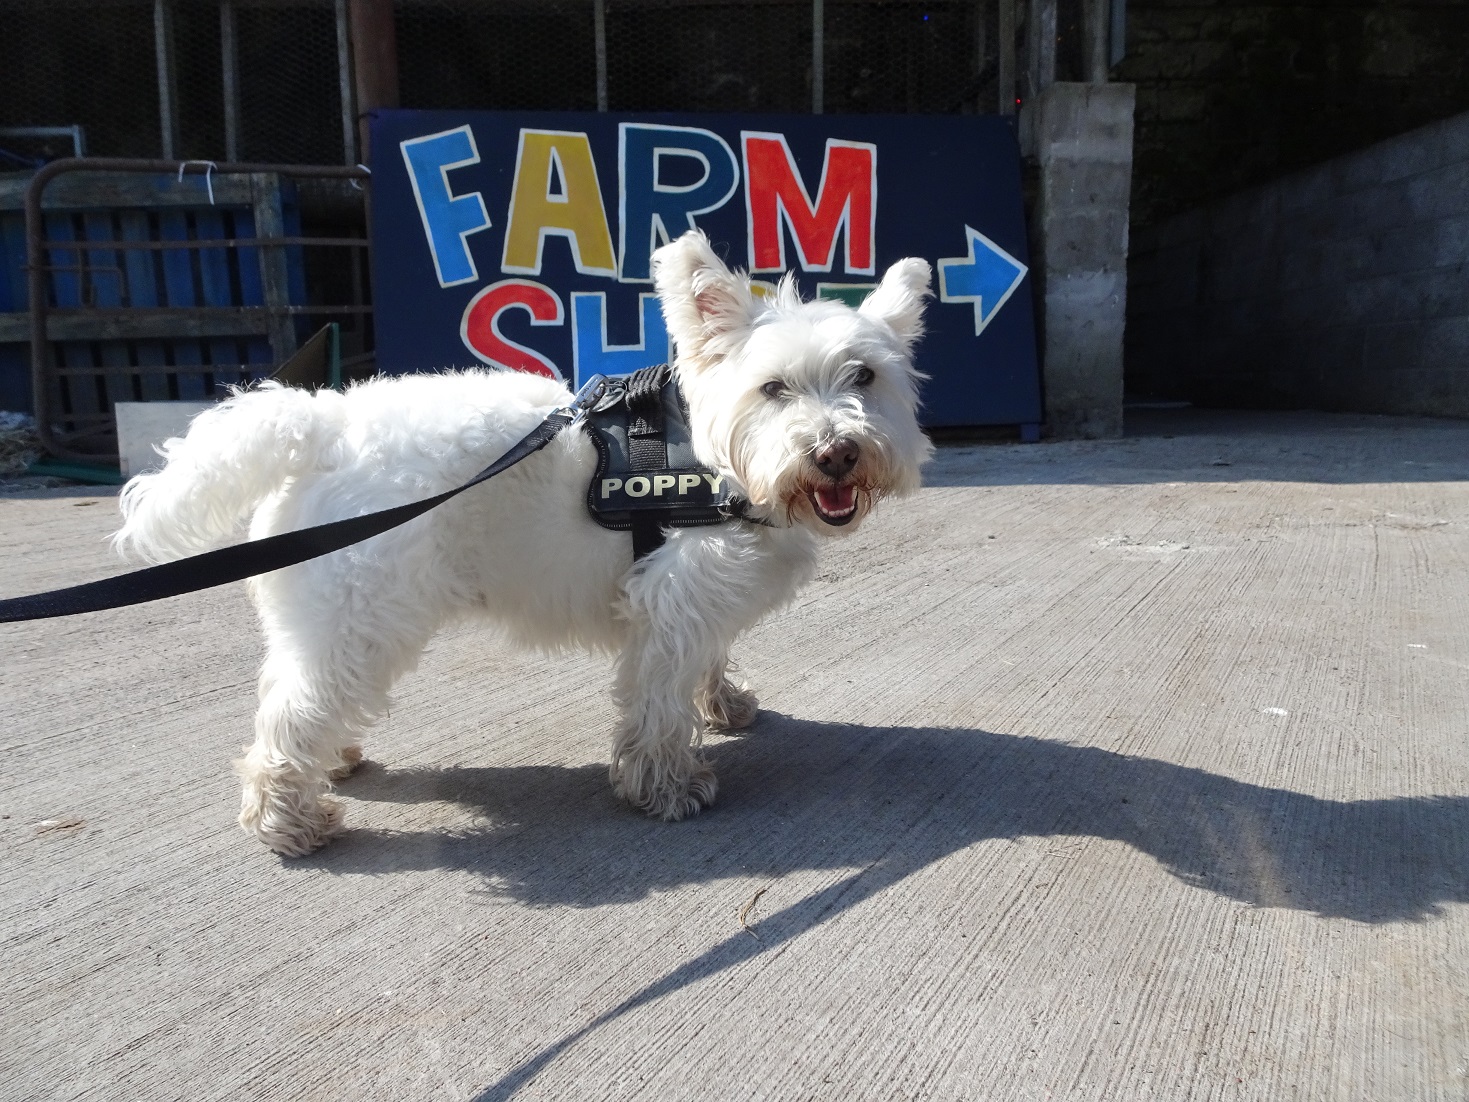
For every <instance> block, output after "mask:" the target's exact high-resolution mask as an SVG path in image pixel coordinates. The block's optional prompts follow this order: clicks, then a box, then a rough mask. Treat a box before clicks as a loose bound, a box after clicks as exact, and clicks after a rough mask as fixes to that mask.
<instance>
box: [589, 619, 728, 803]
mask: <svg viewBox="0 0 1469 1102" xmlns="http://www.w3.org/2000/svg"><path fill="white" fill-rule="evenodd" d="M631 634H632V638H630V639H629V641H628V644H627V646H626V647H625V648H624V649H623V652H622V655H621V657H620V658H619V660H618V664H617V681H616V688H615V696H616V698H617V703H618V706H619V708H620V710H621V713H622V714H621V718H620V722H619V726H618V730H617V737H616V739H615V740H614V742H613V745H612V770H611V776H612V785H613V788H614V789H615V790H616V792H617V794H618V795H619V796H621V797H622V798H623V799H624V800H626V801H628V803H630V804H632V805H633V806H634V807H637V808H640V809H641V810H643V811H646V812H647V813H648V814H649V815H652V816H654V817H655V818H659V819H663V820H666V821H673V820H677V819H682V818H685V817H686V816H689V815H696V814H698V813H699V812H700V811H701V810H702V809H704V808H706V807H708V806H709V805H710V804H712V803H713V802H714V794H715V790H716V788H717V782H716V781H715V779H714V770H713V769H712V768H710V766H709V764H708V762H706V761H705V760H704V757H703V754H702V753H701V752H700V736H701V733H702V727H703V724H702V723H701V722H700V716H699V714H698V712H697V711H696V709H695V707H694V694H695V693H696V692H697V691H698V689H699V688H700V686H701V684H702V682H703V679H704V676H705V673H706V669H707V662H706V661H705V660H702V655H700V654H698V653H690V651H698V650H700V649H702V648H699V647H697V644H695V645H694V646H691V647H689V648H688V649H687V650H686V649H684V648H683V647H681V646H680V639H679V637H678V636H679V632H678V631H677V630H676V629H674V628H672V627H671V625H668V624H656V623H649V622H643V623H639V624H637V625H636V626H635V628H634V630H633V632H632V633H631ZM685 642H692V641H690V640H685Z"/></svg>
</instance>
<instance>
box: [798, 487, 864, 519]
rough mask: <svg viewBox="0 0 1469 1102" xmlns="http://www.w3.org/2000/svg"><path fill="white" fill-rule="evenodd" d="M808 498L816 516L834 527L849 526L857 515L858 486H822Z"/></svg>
mask: <svg viewBox="0 0 1469 1102" xmlns="http://www.w3.org/2000/svg"><path fill="white" fill-rule="evenodd" d="M807 496H808V497H810V498H811V504H812V506H813V507H814V508H815V509H816V515H817V516H818V517H820V518H821V519H822V520H824V521H826V523H827V524H830V525H832V526H833V527H840V526H842V525H843V524H847V523H849V522H850V521H851V519H852V518H853V517H855V516H856V515H857V487H856V486H822V487H819V488H818V489H815V490H812V491H811V492H810V493H809V494H808V495H807Z"/></svg>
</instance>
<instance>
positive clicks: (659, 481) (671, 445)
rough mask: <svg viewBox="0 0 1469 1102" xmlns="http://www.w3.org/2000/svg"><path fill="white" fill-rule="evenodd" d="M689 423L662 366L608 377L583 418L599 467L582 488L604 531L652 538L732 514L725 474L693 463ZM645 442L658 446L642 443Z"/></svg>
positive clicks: (675, 387)
mask: <svg viewBox="0 0 1469 1102" xmlns="http://www.w3.org/2000/svg"><path fill="white" fill-rule="evenodd" d="M688 420H689V412H688V408H687V407H686V406H685V405H684V401H683V395H682V394H681V393H680V392H679V389H678V384H677V382H675V381H674V378H673V371H672V369H671V368H669V367H668V365H667V364H662V365H658V366H656V367H647V368H643V369H642V370H641V371H639V372H637V373H635V374H634V375H631V376H625V377H619V378H614V379H609V380H608V381H607V390H606V393H605V394H604V395H603V396H602V398H601V400H600V401H598V403H597V404H596V405H595V406H594V407H593V408H592V409H591V411H590V412H588V414H587V416H586V418H585V420H584V421H583V423H582V424H583V428H584V429H585V430H586V432H587V435H588V436H590V437H591V439H592V442H593V443H594V444H595V445H596V446H597V470H596V473H595V474H594V475H593V476H592V482H591V485H590V486H588V487H587V509H588V511H589V512H590V513H591V514H592V519H593V520H595V521H596V522H597V523H598V524H600V525H601V526H602V527H603V528H614V529H621V530H624V531H625V530H628V529H636V528H639V527H641V528H643V529H644V530H646V531H650V532H652V533H653V534H654V535H656V534H657V533H658V532H660V531H661V530H662V529H664V528H691V527H698V526H700V525H705V524H723V523H724V522H725V521H727V520H729V519H730V512H729V510H730V509H731V508H732V507H733V504H734V502H735V500H736V498H735V493H734V491H733V489H732V488H731V486H730V485H729V480H728V479H727V478H725V477H724V475H722V474H720V473H719V472H718V471H713V470H710V469H709V468H708V467H701V466H699V465H698V462H699V460H698V457H697V456H696V455H695V454H694V445H693V442H692V440H691V439H690V434H689V424H688ZM649 439H653V440H656V442H657V443H656V447H652V448H650V447H648V446H647V442H648V441H649ZM634 534H635V535H636V532H634ZM658 538H659V539H660V540H661V537H658ZM636 542H637V541H636V540H634V543H635V545H636Z"/></svg>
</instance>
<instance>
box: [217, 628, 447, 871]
mask: <svg viewBox="0 0 1469 1102" xmlns="http://www.w3.org/2000/svg"><path fill="white" fill-rule="evenodd" d="M273 626H274V628H275V630H268V634H269V636H270V653H269V656H268V657H267V659H266V662H265V669H264V670H263V671H262V673H261V675H260V708H259V711H258V712H257V713H256V716H255V742H254V744H253V745H251V746H250V748H249V749H248V750H247V751H246V753H245V756H244V757H243V758H242V759H240V760H239V761H237V762H236V763H235V769H236V772H238V773H239V775H240V777H241V779H242V780H243V782H244V791H243V793H242V797H241V806H240V825H241V826H243V827H244V828H245V829H246V830H247V831H249V832H251V833H252V834H254V835H255V836H256V837H257V838H259V839H260V840H261V841H262V842H264V843H265V844H266V845H267V846H269V847H270V848H271V849H273V850H275V851H276V852H277V853H282V854H285V855H287V856H289V857H299V856H301V855H302V854H305V853H310V852H311V851H312V850H314V849H317V848H318V847H320V846H322V845H324V844H325V843H326V842H328V841H330V840H331V838H332V837H333V836H334V835H336V834H337V833H339V832H340V831H341V829H342V813H343V809H342V804H341V802H340V801H338V800H335V799H333V798H332V797H331V796H330V795H329V794H328V791H329V789H330V782H331V781H332V780H336V779H340V778H341V777H343V776H345V775H346V773H348V772H350V771H351V769H352V767H353V766H355V765H356V764H357V763H358V762H360V761H361V760H362V750H361V747H360V745H359V740H360V739H361V737H362V734H363V732H364V731H365V730H366V729H367V728H368V727H370V726H371V725H372V724H373V723H375V722H376V721H377V720H378V718H379V717H380V716H381V715H382V714H383V713H384V712H385V711H386V710H387V705H388V692H389V690H390V689H391V688H392V684H393V681H394V680H395V679H396V677H397V676H398V674H400V673H402V672H403V671H404V670H406V669H407V668H409V667H410V666H411V665H412V664H413V662H414V660H415V659H416V657H417V655H418V653H419V651H421V649H422V644H423V642H424V641H426V639H427V629H426V627H425V628H424V629H423V631H422V634H421V635H420V633H419V632H418V631H412V632H410V631H409V630H408V625H405V624H404V623H403V622H402V621H398V622H397V623H396V624H395V627H396V628H397V630H398V634H397V636H396V638H393V639H391V641H385V640H384V638H383V637H382V635H378V636H375V637H373V636H364V635H363V634H362V633H361V632H354V631H353V630H352V629H351V628H350V627H344V630H343V631H342V633H341V634H340V635H335V634H323V635H322V636H319V637H318V640H317V641H318V646H319V648H320V649H321V653H315V652H314V648H313V647H312V645H311V644H312V642H313V640H311V639H309V638H303V637H302V635H301V633H299V632H290V631H288V630H287V628H286V626H285V625H283V624H279V623H278V624H276V625H273ZM413 626H414V627H415V628H417V627H419V626H420V625H413ZM382 634H383V635H385V634H386V633H382Z"/></svg>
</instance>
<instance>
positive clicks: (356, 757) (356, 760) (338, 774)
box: [327, 746, 362, 781]
mask: <svg viewBox="0 0 1469 1102" xmlns="http://www.w3.org/2000/svg"><path fill="white" fill-rule="evenodd" d="M341 758H342V764H341V765H339V766H337V767H336V768H335V769H333V770H332V771H331V772H330V773H328V774H327V776H328V777H330V778H331V779H332V780H334V781H344V780H346V779H347V778H348V777H350V776H351V775H352V774H353V773H354V772H356V771H357V767H358V766H359V765H361V764H362V747H360V746H344V747H342V752H341Z"/></svg>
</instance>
